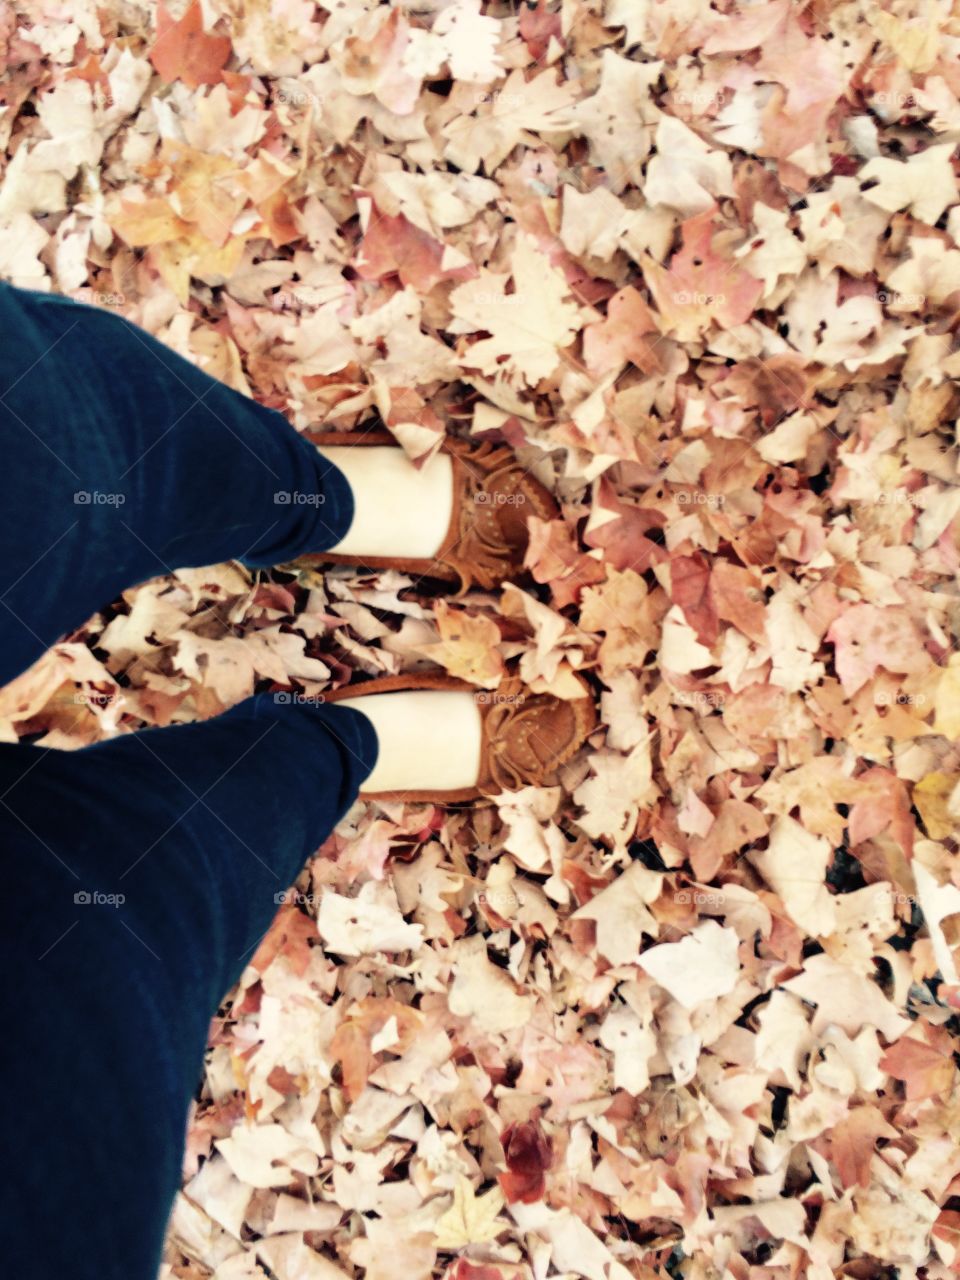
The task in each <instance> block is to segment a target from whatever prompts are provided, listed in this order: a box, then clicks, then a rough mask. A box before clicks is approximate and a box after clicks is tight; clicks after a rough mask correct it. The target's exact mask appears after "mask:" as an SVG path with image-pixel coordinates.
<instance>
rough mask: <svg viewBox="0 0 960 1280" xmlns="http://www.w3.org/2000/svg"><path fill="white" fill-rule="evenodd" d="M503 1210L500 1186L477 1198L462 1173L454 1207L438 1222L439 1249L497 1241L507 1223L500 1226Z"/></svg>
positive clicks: (454, 1194) (437, 1238) (454, 1195)
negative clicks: (500, 1215)
mask: <svg viewBox="0 0 960 1280" xmlns="http://www.w3.org/2000/svg"><path fill="white" fill-rule="evenodd" d="M502 1207H503V1192H502V1191H501V1190H500V1188H499V1187H493V1188H492V1189H491V1190H490V1191H488V1192H487V1193H486V1195H482V1196H478V1195H477V1194H476V1192H475V1191H474V1189H473V1187H472V1185H471V1184H470V1180H469V1179H468V1178H465V1177H463V1175H462V1174H461V1176H460V1178H459V1181H458V1183H457V1188H456V1190H455V1191H454V1193H453V1204H452V1205H451V1206H450V1208H449V1209H448V1210H447V1212H446V1213H445V1214H444V1215H443V1216H442V1217H441V1218H439V1219H438V1220H437V1226H436V1245H437V1248H438V1249H461V1248H463V1246H464V1245H468V1244H485V1243H486V1242H487V1241H489V1240H495V1239H496V1238H497V1236H498V1235H499V1234H500V1232H501V1231H502V1230H503V1229H504V1227H505V1226H506V1224H505V1223H500V1224H499V1225H498V1223H497V1215H498V1214H499V1213H500V1210H501V1208H502Z"/></svg>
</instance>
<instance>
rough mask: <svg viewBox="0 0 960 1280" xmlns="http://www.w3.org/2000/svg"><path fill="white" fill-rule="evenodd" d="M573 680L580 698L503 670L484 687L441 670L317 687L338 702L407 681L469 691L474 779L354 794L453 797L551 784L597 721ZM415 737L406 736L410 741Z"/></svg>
mask: <svg viewBox="0 0 960 1280" xmlns="http://www.w3.org/2000/svg"><path fill="white" fill-rule="evenodd" d="M578 680H579V682H580V684H581V686H582V688H583V691H584V692H583V697H582V698H577V699H575V700H566V699H563V698H558V697H556V696H555V695H554V694H551V693H532V692H531V691H530V689H529V688H528V687H527V686H526V685H525V684H524V683H523V681H522V680H520V679H519V678H518V677H516V676H507V677H506V678H505V679H503V680H501V682H500V684H499V685H498V687H497V688H496V689H494V690H486V689H478V688H477V686H476V685H474V684H470V683H469V682H468V681H466V680H458V679H457V678H456V677H455V676H449V675H400V676H383V677H380V678H378V679H374V680H364V681H362V682H361V683H359V684H354V685H345V686H344V687H343V688H341V689H336V690H334V692H333V693H325V694H324V695H323V700H324V702H339V701H342V700H343V699H345V698H357V697H360V696H361V695H363V696H365V695H367V694H375V693H396V692H398V691H400V690H411V689H446V690H451V691H455V692H460V693H463V692H470V693H472V694H473V695H474V697H475V699H476V703H477V706H478V708H479V710H480V714H481V723H482V735H483V737H482V744H481V752H480V775H479V778H478V780H477V783H476V785H475V786H472V787H462V788H461V789H459V790H457V791H430V790H421V791H372V792H371V791H363V790H361V791H360V799H361V800H409V801H411V802H415V803H421V802H424V801H432V802H434V803H436V804H460V803H464V802H467V801H471V800H478V799H480V798H482V797H486V796H495V795H499V794H500V793H501V792H503V791H519V790H520V789H521V788H522V787H549V786H554V785H556V782H557V780H558V774H559V771H560V769H561V767H562V766H563V765H565V764H566V763H567V761H568V760H570V759H572V757H573V756H574V755H575V754H576V753H577V751H579V749H580V748H581V747H582V746H583V744H584V742H585V741H586V739H587V737H588V735H589V734H590V733H592V732H593V730H594V729H595V728H596V725H597V709H596V703H595V701H594V697H593V694H592V692H591V690H590V687H589V685H588V684H587V683H586V681H585V680H583V679H582V678H581V677H578ZM415 745H416V744H415V743H413V744H411V746H412V747H414V748H415Z"/></svg>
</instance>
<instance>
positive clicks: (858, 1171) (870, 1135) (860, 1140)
mask: <svg viewBox="0 0 960 1280" xmlns="http://www.w3.org/2000/svg"><path fill="white" fill-rule="evenodd" d="M895 1137H897V1131H896V1129H894V1127H893V1126H892V1125H891V1124H888V1123H887V1121H886V1120H885V1119H884V1117H883V1113H882V1112H881V1111H880V1109H879V1107H875V1106H874V1105H873V1103H864V1104H863V1105H862V1106H859V1107H856V1108H854V1110H853V1111H851V1113H850V1115H849V1116H848V1117H847V1118H846V1119H845V1120H841V1121H839V1123H837V1124H835V1125H834V1126H833V1129H832V1130H831V1133H830V1146H831V1155H832V1158H833V1163H834V1164H835V1165H836V1166H837V1172H838V1173H839V1175H840V1181H841V1182H842V1183H843V1186H844V1187H853V1186H861V1187H868V1186H869V1185H870V1165H871V1163H872V1161H873V1154H874V1148H875V1147H876V1143H877V1139H878V1138H895Z"/></svg>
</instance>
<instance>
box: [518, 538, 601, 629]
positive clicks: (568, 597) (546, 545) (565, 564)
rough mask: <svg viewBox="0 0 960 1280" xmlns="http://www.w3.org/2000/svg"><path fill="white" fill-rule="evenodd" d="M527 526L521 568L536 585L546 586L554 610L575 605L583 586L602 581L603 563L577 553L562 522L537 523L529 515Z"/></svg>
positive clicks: (582, 553)
mask: <svg viewBox="0 0 960 1280" xmlns="http://www.w3.org/2000/svg"><path fill="white" fill-rule="evenodd" d="M527 523H528V528H529V531H530V540H529V542H528V544H527V551H526V555H525V557H524V565H525V567H526V568H528V569H529V570H530V572H531V573H532V574H533V576H534V579H535V580H536V581H537V582H545V583H547V584H548V585H549V587H550V595H551V600H552V603H553V607H554V608H555V609H562V608H563V607H564V606H565V605H568V604H575V603H576V602H577V600H579V598H580V593H581V592H582V591H583V588H584V587H586V586H589V585H590V584H591V583H595V582H602V581H603V579H604V577H605V575H606V570H605V569H604V566H603V564H602V563H601V562H600V561H599V560H598V559H596V557H594V556H590V555H587V554H586V552H583V551H581V550H580V548H579V547H578V546H577V542H576V539H575V538H574V535H573V532H572V531H571V529H570V528H569V526H568V525H567V524H565V523H564V521H563V520H538V519H537V517H536V516H531V517H530V518H529V520H528V522H527Z"/></svg>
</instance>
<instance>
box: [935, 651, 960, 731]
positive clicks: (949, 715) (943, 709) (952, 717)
mask: <svg viewBox="0 0 960 1280" xmlns="http://www.w3.org/2000/svg"><path fill="white" fill-rule="evenodd" d="M934 710H935V715H934V719H933V732H934V733H942V734H943V736H944V737H945V738H949V739H950V740H951V741H953V740H954V739H956V738H960V654H957V653H954V654H951V655H950V660H949V663H948V664H947V666H946V667H945V668H944V670H943V674H942V675H941V676H940V679H939V681H938V682H937V689H936V693H935V694H934Z"/></svg>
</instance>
